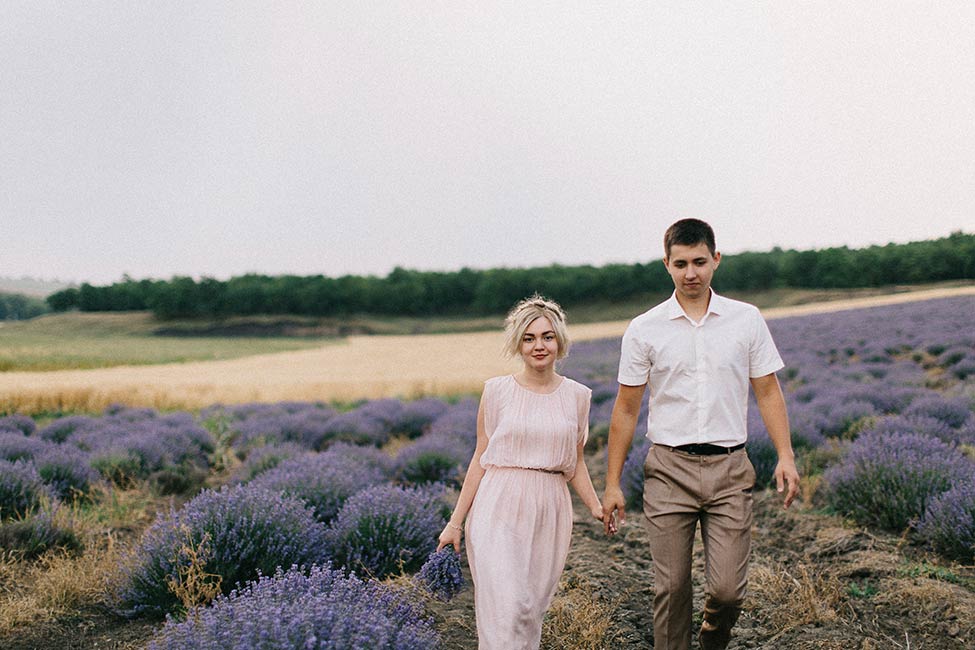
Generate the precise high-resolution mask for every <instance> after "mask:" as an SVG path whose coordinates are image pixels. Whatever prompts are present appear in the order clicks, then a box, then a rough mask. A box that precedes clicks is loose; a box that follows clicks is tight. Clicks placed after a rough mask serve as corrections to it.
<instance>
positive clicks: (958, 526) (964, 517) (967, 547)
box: [917, 477, 975, 563]
mask: <svg viewBox="0 0 975 650" xmlns="http://www.w3.org/2000/svg"><path fill="white" fill-rule="evenodd" d="M917 532H918V535H919V536H920V538H921V539H923V540H924V541H926V542H927V543H928V544H929V545H930V546H932V547H933V548H934V549H935V550H936V551H938V552H939V553H941V554H943V555H945V556H947V557H950V558H952V559H955V560H959V561H961V562H966V563H971V562H972V561H973V560H975V477H969V480H967V481H964V482H962V483H959V484H958V485H956V486H955V487H953V488H951V489H950V490H948V491H947V492H944V493H942V494H939V495H938V496H936V497H934V498H932V499H931V502H930V503H929V504H928V508H927V511H926V512H925V513H924V517H923V518H922V519H921V522H920V523H919V524H918V526H917Z"/></svg>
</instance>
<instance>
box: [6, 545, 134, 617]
mask: <svg viewBox="0 0 975 650" xmlns="http://www.w3.org/2000/svg"><path fill="white" fill-rule="evenodd" d="M109 539H110V538H109ZM118 562H119V554H118V551H117V549H116V546H115V545H114V544H111V543H108V544H105V545H103V546H101V547H98V548H90V549H87V550H86V551H85V552H84V553H83V554H82V555H80V556H73V555H70V554H66V553H63V552H51V553H47V554H45V555H43V556H41V558H40V559H38V560H36V561H33V562H17V561H8V562H0V584H2V586H3V593H2V596H0V634H4V633H7V632H10V631H11V630H13V629H15V628H17V627H20V626H23V625H29V624H32V623H38V622H43V621H51V620H54V619H55V618H57V617H58V616H59V615H60V614H63V613H65V612H68V611H71V610H76V609H78V608H80V607H82V606H85V605H89V604H91V603H92V602H100V601H104V599H105V594H106V589H107V588H108V577H109V576H111V575H113V574H114V572H115V570H116V567H117V566H118Z"/></svg>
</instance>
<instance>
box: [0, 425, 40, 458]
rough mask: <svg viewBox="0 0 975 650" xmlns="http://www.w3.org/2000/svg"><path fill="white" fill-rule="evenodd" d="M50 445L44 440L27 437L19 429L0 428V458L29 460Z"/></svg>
mask: <svg viewBox="0 0 975 650" xmlns="http://www.w3.org/2000/svg"><path fill="white" fill-rule="evenodd" d="M50 446H51V443H49V442H47V441H46V440H41V439H40V438H28V437H26V436H24V434H22V433H21V432H20V431H19V430H17V431H14V430H0V458H2V459H3V460H9V461H11V462H13V461H16V460H30V459H31V458H33V457H34V456H36V455H37V454H39V453H41V452H42V451H44V450H46V449H47V448H48V447H50Z"/></svg>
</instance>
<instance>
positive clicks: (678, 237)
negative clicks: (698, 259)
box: [664, 219, 717, 258]
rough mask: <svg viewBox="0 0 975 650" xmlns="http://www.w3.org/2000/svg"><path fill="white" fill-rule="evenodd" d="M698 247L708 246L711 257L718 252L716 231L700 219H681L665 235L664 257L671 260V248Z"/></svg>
mask: <svg viewBox="0 0 975 650" xmlns="http://www.w3.org/2000/svg"><path fill="white" fill-rule="evenodd" d="M674 244H677V245H679V246H697V245H698V244H706V245H707V247H708V250H709V251H711V255H714V252H715V251H716V250H717V249H716V248H715V246H714V230H712V229H711V226H709V225H708V224H707V223H705V222H704V221H701V220H700V219H681V220H680V221H678V222H676V223H675V224H673V225H672V226H671V227H670V228H668V229H667V232H665V233H664V256H665V257H667V258H670V247H671V246H673V245H674Z"/></svg>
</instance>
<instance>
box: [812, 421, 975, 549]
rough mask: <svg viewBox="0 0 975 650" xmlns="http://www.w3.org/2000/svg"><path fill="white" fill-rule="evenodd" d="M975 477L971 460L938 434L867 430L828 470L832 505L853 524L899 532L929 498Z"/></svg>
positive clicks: (825, 478)
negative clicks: (938, 437)
mask: <svg viewBox="0 0 975 650" xmlns="http://www.w3.org/2000/svg"><path fill="white" fill-rule="evenodd" d="M973 475H975V463H973V462H972V461H971V460H969V459H968V458H966V457H965V456H964V455H963V454H962V453H961V452H960V451H958V450H957V449H955V448H954V447H951V446H949V445H947V444H945V443H943V442H941V441H940V440H938V439H936V438H931V437H928V436H925V435H921V434H916V433H879V432H875V431H867V432H865V433H863V434H862V435H861V436H860V437H859V438H857V439H856V440H855V441H854V442H853V443H852V444H851V445H850V448H849V450H848V451H847V454H846V456H845V457H844V458H843V460H842V461H841V462H840V463H839V464H837V465H834V466H832V467H830V468H828V469H827V470H826V473H825V475H824V477H823V478H824V482H825V484H826V495H827V500H828V501H829V503H830V505H831V506H832V507H834V508H836V509H837V510H838V511H840V512H842V513H844V514H847V515H850V516H851V517H853V518H854V519H855V520H856V521H857V522H859V523H861V524H863V525H867V526H876V527H878V528H884V529H887V530H892V531H896V532H900V531H902V530H904V529H905V528H907V527H908V526H910V525H912V523H913V522H915V521H916V520H918V519H919V518H920V517H921V515H923V514H924V512H925V510H926V508H927V506H928V504H929V503H930V501H931V499H933V498H934V497H935V496H937V495H939V494H941V493H942V492H945V491H947V490H948V489H949V488H950V487H951V486H953V485H955V484H956V483H958V482H959V481H964V480H970V479H971V477H972V476H973Z"/></svg>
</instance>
